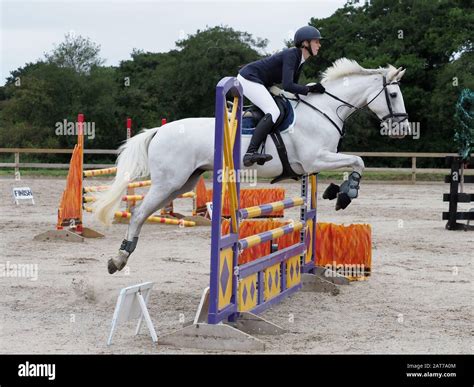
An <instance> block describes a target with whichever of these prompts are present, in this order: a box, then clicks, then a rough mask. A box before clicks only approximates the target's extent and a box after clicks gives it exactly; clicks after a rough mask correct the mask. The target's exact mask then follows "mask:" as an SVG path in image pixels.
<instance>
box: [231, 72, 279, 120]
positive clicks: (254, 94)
mask: <svg viewBox="0 0 474 387" xmlns="http://www.w3.org/2000/svg"><path fill="white" fill-rule="evenodd" d="M237 79H238V80H239V82H240V83H241V84H242V88H243V90H244V95H245V96H246V97H247V98H248V99H249V100H250V101H251V102H252V103H253V104H254V105H256V106H258V107H259V108H260V110H262V112H263V113H265V114H267V113H270V114H271V115H272V120H273V123H275V122H276V121H277V119H278V117H279V116H280V109H278V106H277V104H276V103H275V100H274V99H273V97H272V96H271V94H270V92H269V91H268V90H267V88H266V87H265V86H263V85H262V84H260V83H257V82H252V81H249V80H247V79H245V78H244V77H243V76H242V75H240V74H239V75H237Z"/></svg>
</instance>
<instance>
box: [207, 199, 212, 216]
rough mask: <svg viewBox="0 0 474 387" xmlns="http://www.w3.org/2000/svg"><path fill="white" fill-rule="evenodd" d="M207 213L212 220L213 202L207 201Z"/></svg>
mask: <svg viewBox="0 0 474 387" xmlns="http://www.w3.org/2000/svg"><path fill="white" fill-rule="evenodd" d="M206 207H207V213H208V214H209V219H211V220H212V202H207V203H206Z"/></svg>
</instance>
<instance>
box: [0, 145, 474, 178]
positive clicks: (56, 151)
mask: <svg viewBox="0 0 474 387" xmlns="http://www.w3.org/2000/svg"><path fill="white" fill-rule="evenodd" d="M71 153H72V149H45V148H38V149H33V148H0V157H1V156H2V154H13V156H14V161H13V162H10V163H3V162H0V168H15V173H16V172H19V171H20V168H38V169H68V168H69V163H67V164H65V163H22V162H20V155H26V154H41V155H44V154H71ZM344 153H346V154H351V155H356V156H360V157H374V158H405V159H406V158H409V159H411V168H386V167H369V168H366V169H365V171H367V172H394V173H401V172H403V173H411V181H412V182H413V183H416V174H417V173H425V174H434V173H439V174H446V173H449V171H450V169H448V168H418V167H417V160H418V159H422V158H430V159H432V158H440V159H444V158H445V157H446V156H457V154H456V153H417V152H344ZM84 154H94V155H116V154H117V150H115V149H85V150H84ZM472 156H474V154H473V155H471V157H472ZM113 166H114V164H84V169H89V168H110V167H113ZM346 170H347V171H349V169H347V168H341V169H340V171H341V172H342V171H346ZM465 172H466V174H474V171H473V170H466V171H465Z"/></svg>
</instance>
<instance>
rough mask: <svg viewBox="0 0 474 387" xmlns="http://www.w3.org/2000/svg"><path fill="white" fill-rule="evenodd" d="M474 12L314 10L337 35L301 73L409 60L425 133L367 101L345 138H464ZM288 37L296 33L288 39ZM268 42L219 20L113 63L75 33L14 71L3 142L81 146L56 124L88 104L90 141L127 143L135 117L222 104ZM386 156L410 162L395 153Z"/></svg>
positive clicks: (358, 142) (445, 8) (4, 95)
mask: <svg viewBox="0 0 474 387" xmlns="http://www.w3.org/2000/svg"><path fill="white" fill-rule="evenodd" d="M315 12H317V9H315ZM473 15H474V13H473V6H472V2H471V1H468V0H465V1H463V0H449V1H448V0H441V1H427V0H426V1H425V0H372V1H370V3H367V4H366V5H363V6H358V5H357V6H352V5H350V4H347V5H345V6H344V7H343V8H340V9H338V10H337V11H336V12H335V13H334V14H333V15H332V16H330V17H328V18H325V19H317V18H311V19H310V21H309V24H311V25H314V26H315V27H317V28H318V29H320V31H321V33H322V35H323V37H325V38H326V39H324V40H323V41H322V48H321V50H320V51H319V54H318V56H317V57H316V58H312V59H310V62H309V63H308V64H307V65H306V66H305V68H304V73H303V76H302V78H301V79H300V82H301V83H306V82H310V81H317V80H318V79H319V77H320V74H321V72H322V71H323V70H324V69H325V68H327V67H328V66H330V65H331V63H332V62H333V61H334V60H336V59H337V58H340V57H347V58H350V59H354V60H356V61H358V62H359V64H361V65H362V66H364V67H367V68H376V67H379V66H386V65H387V64H388V63H390V64H393V65H394V66H396V67H399V66H403V67H405V68H407V71H406V74H405V76H404V78H403V80H402V83H403V84H402V85H401V87H402V92H403V96H404V100H405V105H406V108H407V111H408V113H409V115H410V121H412V122H419V123H420V127H421V137H420V139H418V140H414V139H413V138H411V137H407V138H405V139H403V140H396V139H388V138H387V137H384V136H381V135H380V132H379V124H378V122H377V120H376V119H374V118H373V117H372V116H371V115H369V114H364V113H362V114H361V113H358V114H357V115H355V116H354V118H351V119H350V121H349V122H348V124H347V136H346V138H345V141H344V145H343V150H351V151H420V152H448V151H449V152H451V151H455V150H456V148H455V145H454V142H453V134H454V129H453V128H454V125H455V124H456V123H455V121H454V113H455V103H456V100H457V98H458V97H459V94H460V92H461V90H462V89H464V88H470V89H474V87H473V86H474V71H473V70H474V64H473V63H474V60H473V59H474V58H473V52H472V40H471V39H472V31H474V16H473ZM308 16H311V15H308ZM269 22H271V21H269ZM297 27H299V26H295V29H296V28H297ZM118 38H119V37H118ZM285 44H286V45H289V44H290V42H282V48H284V47H285ZM266 46H267V41H266V40H265V39H259V38H255V37H253V36H251V35H250V34H248V33H246V32H239V31H235V30H233V29H232V28H229V27H225V26H217V27H209V28H207V29H205V30H202V31H197V32H196V33H195V34H194V35H190V36H188V37H187V38H185V39H182V40H179V41H177V42H176V49H174V50H171V51H169V52H167V53H152V52H143V51H140V50H134V51H133V52H132V53H131V59H130V60H124V61H122V62H121V63H120V64H119V66H118V67H114V66H110V67H106V66H104V65H103V62H104V61H103V60H102V59H101V58H100V47H99V46H98V45H97V44H95V43H94V42H91V41H90V40H89V39H85V38H82V37H80V36H79V37H74V36H71V35H66V39H65V41H64V42H62V43H61V44H59V45H58V46H57V47H56V48H55V50H54V51H53V52H51V53H49V54H46V55H45V58H44V59H42V60H40V61H38V62H36V63H27V64H25V66H23V67H21V68H18V69H17V70H14V71H12V72H11V76H10V77H9V78H8V80H7V83H6V85H5V86H4V87H0V147H36V148H38V147H45V148H65V147H73V145H74V144H75V142H76V138H75V137H74V136H65V135H62V136H58V135H57V133H56V128H57V123H58V122H63V120H65V119H66V120H70V121H74V120H75V118H76V116H77V113H78V112H82V113H84V114H85V117H86V120H88V121H93V122H94V124H95V137H94V138H93V139H86V147H88V148H102V149H111V148H117V147H118V146H119V145H120V143H121V142H122V141H123V140H124V139H125V136H126V131H125V119H126V117H132V118H133V120H134V129H135V130H138V129H141V128H150V127H155V126H158V125H159V124H160V122H161V118H163V117H165V118H167V119H168V120H176V119H180V118H184V117H199V116H213V115H214V93H215V86H216V84H217V82H218V81H219V80H220V79H221V78H222V77H224V76H228V75H230V76H235V75H236V74H237V72H238V70H239V68H240V67H241V66H243V65H245V64H246V63H249V62H251V61H253V60H256V59H258V58H261V57H262V56H265V55H268V54H264V53H265V48H266ZM385 165H390V166H401V165H400V164H398V163H397V161H396V160H393V159H392V160H387V162H386V163H385ZM434 165H435V163H434V160H433V162H432V163H428V164H427V166H434Z"/></svg>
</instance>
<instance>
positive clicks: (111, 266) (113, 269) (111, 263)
mask: <svg viewBox="0 0 474 387" xmlns="http://www.w3.org/2000/svg"><path fill="white" fill-rule="evenodd" d="M107 269H108V271H109V274H114V273H115V272H116V271H117V267H116V266H115V265H114V261H113V260H112V259H109V262H107Z"/></svg>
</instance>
